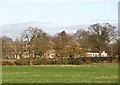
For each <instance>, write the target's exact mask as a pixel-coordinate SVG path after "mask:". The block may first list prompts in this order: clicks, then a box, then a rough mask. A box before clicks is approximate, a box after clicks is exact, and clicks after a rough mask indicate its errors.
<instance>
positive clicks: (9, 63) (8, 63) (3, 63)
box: [2, 61, 14, 66]
mask: <svg viewBox="0 0 120 85" xmlns="http://www.w3.org/2000/svg"><path fill="white" fill-rule="evenodd" d="M2 65H3V66H6V65H14V63H13V62H11V61H2Z"/></svg>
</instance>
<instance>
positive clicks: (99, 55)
mask: <svg viewBox="0 0 120 85" xmlns="http://www.w3.org/2000/svg"><path fill="white" fill-rule="evenodd" d="M99 57H101V48H100V49H99Z"/></svg>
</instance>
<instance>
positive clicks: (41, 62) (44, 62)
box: [32, 58, 51, 65]
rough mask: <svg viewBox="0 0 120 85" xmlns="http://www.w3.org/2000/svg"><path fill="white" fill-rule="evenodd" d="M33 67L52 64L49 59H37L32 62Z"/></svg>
mask: <svg viewBox="0 0 120 85" xmlns="http://www.w3.org/2000/svg"><path fill="white" fill-rule="evenodd" d="M32 64H33V65H47V64H51V62H50V60H49V59H46V58H40V59H35V60H33V61H32Z"/></svg>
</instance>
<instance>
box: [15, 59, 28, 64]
mask: <svg viewBox="0 0 120 85" xmlns="http://www.w3.org/2000/svg"><path fill="white" fill-rule="evenodd" d="M14 63H15V64H16V65H30V60H29V59H20V60H16V61H14Z"/></svg>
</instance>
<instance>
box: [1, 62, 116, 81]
mask: <svg viewBox="0 0 120 85" xmlns="http://www.w3.org/2000/svg"><path fill="white" fill-rule="evenodd" d="M2 72H3V73H2V82H3V83H118V65H117V64H93V65H78V66H77V65H74V66H73V65H69V66H68V65H67V66H65V65H51V66H50V65H47V66H44V65H43V66H3V67H2Z"/></svg>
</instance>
